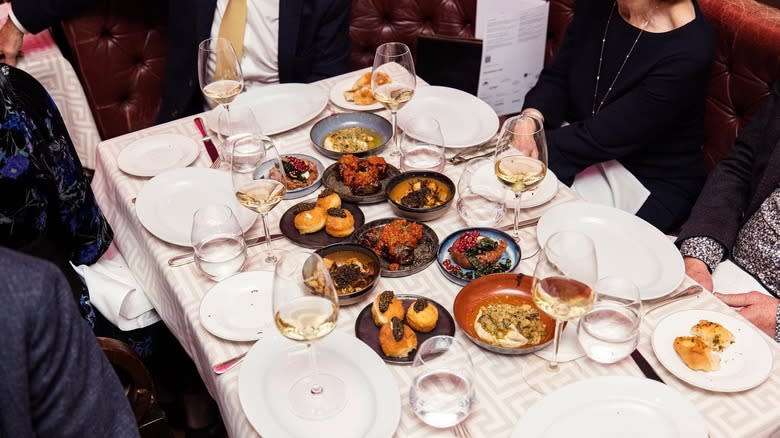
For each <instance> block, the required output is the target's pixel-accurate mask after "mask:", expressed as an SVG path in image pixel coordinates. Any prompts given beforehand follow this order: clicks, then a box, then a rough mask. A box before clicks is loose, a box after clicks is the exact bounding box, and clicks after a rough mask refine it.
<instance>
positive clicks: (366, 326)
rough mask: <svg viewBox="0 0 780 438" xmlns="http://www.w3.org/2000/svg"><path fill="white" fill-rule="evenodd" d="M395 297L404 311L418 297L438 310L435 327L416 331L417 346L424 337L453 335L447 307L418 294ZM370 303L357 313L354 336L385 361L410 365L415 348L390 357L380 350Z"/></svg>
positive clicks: (451, 321) (452, 325) (453, 330)
mask: <svg viewBox="0 0 780 438" xmlns="http://www.w3.org/2000/svg"><path fill="white" fill-rule="evenodd" d="M396 298H398V299H399V300H401V302H402V303H403V305H404V311H406V309H408V308H409V306H410V305H412V304H413V303H414V302H415V300H417V299H418V298H425V299H426V300H428V302H429V303H430V304H432V305H434V306H436V309H437V310H438V311H439V321H438V322H437V323H436V327H435V328H434V329H433V330H431V331H430V332H428V333H422V332H416V335H417V345H418V346H420V345H422V343H423V342H425V340H426V339H428V338H430V337H432V336H438V335H448V336H454V335H455V321H454V320H453V319H452V315H451V314H450V312H448V311H447V309H445V308H444V306H442V305H441V304H439V303H437V302H436V301H433V300H432V299H430V298H428V297H421V296H420V295H412V294H397V295H396ZM372 305H373V301H372V302H371V303H369V304H368V305H367V306H366V307H365V308H363V310H361V311H360V313H359V314H358V317H357V319H356V320H355V336H357V337H358V339H360V340H361V341H363V342H365V343H366V345H368V346H369V347H371V349H372V350H374V351H375V352H376V354H378V355H379V357H381V358H382V360H384V361H385V362H387V363H392V364H398V365H411V364H412V361H414V355H415V354H416V353H417V350H416V349H415V350H414V351H412V352H411V353H410V354H409V356H407V357H405V358H395V357H390V356H387V355H386V354H385V353H384V352H383V351H382V347H381V346H380V345H379V327H377V326H376V324H374V320H373V319H372V318H371V306H372Z"/></svg>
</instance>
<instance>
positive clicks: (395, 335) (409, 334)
mask: <svg viewBox="0 0 780 438" xmlns="http://www.w3.org/2000/svg"><path fill="white" fill-rule="evenodd" d="M379 346H380V347H382V351H383V352H384V353H385V355H387V356H390V357H398V358H404V357H407V356H409V353H411V352H412V351H414V349H416V348H417V335H416V334H415V333H414V331H412V329H410V328H409V326H408V325H406V324H404V323H403V322H402V321H401V319H400V318H396V317H393V318H392V319H391V320H390V322H389V323H387V324H385V325H383V326H382V328H381V329H379Z"/></svg>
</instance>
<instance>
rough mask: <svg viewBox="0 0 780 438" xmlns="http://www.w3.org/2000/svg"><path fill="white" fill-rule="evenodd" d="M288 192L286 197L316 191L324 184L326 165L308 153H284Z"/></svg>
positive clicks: (299, 196) (283, 164)
mask: <svg viewBox="0 0 780 438" xmlns="http://www.w3.org/2000/svg"><path fill="white" fill-rule="evenodd" d="M282 166H283V167H284V173H285V180H286V181H287V193H286V194H285V195H284V199H296V198H301V197H303V196H306V195H308V194H309V193H312V192H314V191H315V190H317V188H319V187H320V185H321V184H322V172H323V171H324V170H325V166H323V165H322V163H321V162H320V161H319V160H318V159H316V158H314V157H312V156H311V155H306V154H285V155H282Z"/></svg>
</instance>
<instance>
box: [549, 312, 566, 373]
mask: <svg viewBox="0 0 780 438" xmlns="http://www.w3.org/2000/svg"><path fill="white" fill-rule="evenodd" d="M563 327H564V324H563V321H561V320H558V319H556V320H555V335H554V336H553V352H552V359H551V360H550V364H549V367H550V369H552V370H557V369H558V347H559V346H560V345H561V335H562V334H563Z"/></svg>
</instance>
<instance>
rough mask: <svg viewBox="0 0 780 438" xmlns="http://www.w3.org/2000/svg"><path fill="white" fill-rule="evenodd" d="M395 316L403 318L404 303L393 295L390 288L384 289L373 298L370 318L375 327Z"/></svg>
mask: <svg viewBox="0 0 780 438" xmlns="http://www.w3.org/2000/svg"><path fill="white" fill-rule="evenodd" d="M393 317H396V318H398V319H403V317H404V305H403V303H401V300H399V299H398V298H396V297H395V294H394V293H393V291H391V290H386V291H384V292H382V293H381V294H379V295H377V296H376V298H374V304H372V305H371V318H372V319H373V320H374V324H376V326H377V327H381V326H383V325H385V324H387V323H388V322H390V320H391V319H392V318H393Z"/></svg>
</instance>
